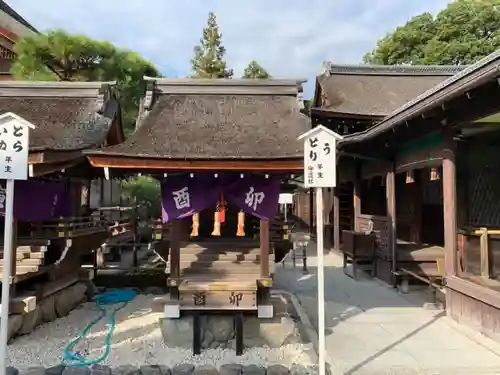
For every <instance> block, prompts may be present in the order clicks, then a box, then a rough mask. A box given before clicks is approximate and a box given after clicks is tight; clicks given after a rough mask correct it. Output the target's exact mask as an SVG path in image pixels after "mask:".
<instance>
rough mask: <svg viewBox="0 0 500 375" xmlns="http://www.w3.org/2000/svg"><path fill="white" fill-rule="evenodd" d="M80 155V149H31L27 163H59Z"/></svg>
mask: <svg viewBox="0 0 500 375" xmlns="http://www.w3.org/2000/svg"><path fill="white" fill-rule="evenodd" d="M81 156H82V151H81V150H75V151H53V150H40V151H38V150H36V149H35V150H33V151H31V152H30V154H29V158H28V163H29V164H42V163H60V162H65V161H68V160H72V159H75V158H78V157H81Z"/></svg>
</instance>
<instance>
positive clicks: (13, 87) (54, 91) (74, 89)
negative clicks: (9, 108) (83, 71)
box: [0, 81, 116, 97]
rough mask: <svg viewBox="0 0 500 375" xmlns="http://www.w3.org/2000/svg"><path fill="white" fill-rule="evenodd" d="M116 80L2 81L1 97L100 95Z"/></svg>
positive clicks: (0, 87)
mask: <svg viewBox="0 0 500 375" xmlns="http://www.w3.org/2000/svg"><path fill="white" fill-rule="evenodd" d="M115 85H116V82H114V81H113V82H74V81H0V89H1V91H0V97H8V96H22V97H28V96H30V97H65V96H66V97H98V96H99V95H101V91H102V90H103V89H105V88H109V87H114V86H115Z"/></svg>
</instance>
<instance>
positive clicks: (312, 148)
mask: <svg viewBox="0 0 500 375" xmlns="http://www.w3.org/2000/svg"><path fill="white" fill-rule="evenodd" d="M302 139H303V141H304V184H305V187H308V188H315V187H318V188H320V187H321V188H327V187H335V185H336V163H337V160H336V159H337V142H338V140H340V139H342V137H341V136H340V135H338V134H336V133H334V132H332V131H331V130H329V129H326V128H324V127H323V126H319V127H317V128H314V129H312V130H310V131H309V132H307V133H306V134H304V135H303V136H302Z"/></svg>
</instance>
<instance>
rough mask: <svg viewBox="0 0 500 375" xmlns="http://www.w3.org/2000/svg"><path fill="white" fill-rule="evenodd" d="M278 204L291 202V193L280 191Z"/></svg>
mask: <svg viewBox="0 0 500 375" xmlns="http://www.w3.org/2000/svg"><path fill="white" fill-rule="evenodd" d="M278 203H279V204H293V194H291V193H281V194H280V197H279V200H278Z"/></svg>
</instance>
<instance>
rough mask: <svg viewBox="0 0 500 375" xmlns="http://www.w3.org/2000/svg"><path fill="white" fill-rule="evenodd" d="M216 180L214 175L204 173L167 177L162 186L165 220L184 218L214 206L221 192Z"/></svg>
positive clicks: (163, 215) (163, 216)
mask: <svg viewBox="0 0 500 375" xmlns="http://www.w3.org/2000/svg"><path fill="white" fill-rule="evenodd" d="M214 180H215V179H214V177H213V175H212V176H208V175H202V174H197V175H195V177H194V178H190V177H189V176H186V175H182V176H174V177H169V178H167V179H166V180H165V181H164V182H163V184H162V186H161V194H162V218H163V222H164V223H166V222H168V221H169V220H174V219H182V218H184V217H188V216H191V215H193V214H195V213H197V212H200V211H201V210H203V209H205V208H208V207H210V206H214V205H215V204H216V203H217V199H218V198H219V192H220V190H219V188H218V185H217V184H216V183H215V182H214Z"/></svg>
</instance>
